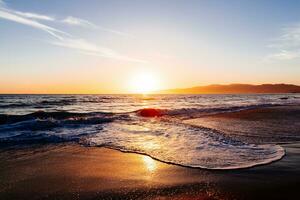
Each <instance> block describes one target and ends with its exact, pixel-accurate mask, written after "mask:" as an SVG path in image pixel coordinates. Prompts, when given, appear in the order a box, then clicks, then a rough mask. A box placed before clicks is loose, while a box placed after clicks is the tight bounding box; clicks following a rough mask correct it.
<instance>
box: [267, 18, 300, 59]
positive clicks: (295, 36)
mask: <svg viewBox="0 0 300 200" xmlns="http://www.w3.org/2000/svg"><path fill="white" fill-rule="evenodd" d="M269 47H270V48H272V49H274V51H275V53H272V54H270V55H268V56H267V58H266V59H267V60H293V59H297V58H300V24H294V25H292V26H289V27H286V28H284V29H283V30H282V35H280V36H279V37H278V38H276V39H273V40H272V43H271V44H270V45H269Z"/></svg>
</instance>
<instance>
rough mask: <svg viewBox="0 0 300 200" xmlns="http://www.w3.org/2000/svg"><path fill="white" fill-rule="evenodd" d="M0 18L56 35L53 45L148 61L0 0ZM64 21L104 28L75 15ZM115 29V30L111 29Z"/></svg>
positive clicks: (113, 56) (47, 17) (48, 18)
mask: <svg viewBox="0 0 300 200" xmlns="http://www.w3.org/2000/svg"><path fill="white" fill-rule="evenodd" d="M0 18H2V19H5V20H9V21H13V22H16V23H19V24H23V25H27V26H30V27H33V28H36V29H39V30H42V31H45V32H47V33H48V34H50V35H51V36H53V37H54V40H52V41H50V42H48V43H50V44H52V45H56V46H61V47H65V48H69V49H75V50H78V51H79V52H81V53H83V54H85V55H92V56H97V57H106V58H111V59H117V60H125V61H130V62H147V61H145V60H142V59H136V58H131V57H128V56H125V55H122V54H120V53H118V52H117V51H115V50H112V49H110V48H106V47H102V46H98V45H96V44H94V43H91V42H88V41H87V40H85V39H83V38H76V37H74V36H73V35H71V34H69V33H66V32H64V31H61V30H59V29H56V28H53V27H51V26H48V25H45V24H43V23H41V22H39V21H38V20H46V21H54V22H55V21H57V20H55V19H54V18H52V17H49V16H47V15H42V14H36V13H30V12H21V11H17V10H13V9H9V8H7V7H6V6H5V4H4V2H3V1H2V0H0ZM63 22H64V23H68V24H72V25H80V26H85V27H93V28H97V29H102V28H101V27H98V26H96V25H95V24H93V23H90V22H89V21H87V20H82V19H78V18H74V17H67V18H66V19H64V20H63ZM110 31H113V30H110Z"/></svg>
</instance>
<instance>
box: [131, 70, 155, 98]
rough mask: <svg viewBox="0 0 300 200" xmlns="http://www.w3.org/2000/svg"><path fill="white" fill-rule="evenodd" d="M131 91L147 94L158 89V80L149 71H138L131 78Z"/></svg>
mask: <svg viewBox="0 0 300 200" xmlns="http://www.w3.org/2000/svg"><path fill="white" fill-rule="evenodd" d="M130 88H131V92H133V93H138V94H147V93H150V92H153V91H155V90H157V89H158V81H157V79H156V77H155V76H154V75H153V74H151V73H145V72H144V73H139V74H136V75H134V76H133V77H132V79H131V86H130Z"/></svg>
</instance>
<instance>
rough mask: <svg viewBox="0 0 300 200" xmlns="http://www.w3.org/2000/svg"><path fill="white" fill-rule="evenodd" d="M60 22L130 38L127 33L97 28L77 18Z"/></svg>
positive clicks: (69, 18)
mask: <svg viewBox="0 0 300 200" xmlns="http://www.w3.org/2000/svg"><path fill="white" fill-rule="evenodd" d="M62 22H63V23H65V24H68V25H73V26H82V27H86V28H92V29H99V30H102V31H106V32H110V33H113V34H116V35H121V36H126V37H131V35H129V34H128V33H125V32H122V31H117V30H113V29H110V28H106V27H102V26H98V25H96V24H94V23H92V22H90V21H88V20H85V19H80V18H77V17H72V16H68V17H66V18H65V19H63V20H62Z"/></svg>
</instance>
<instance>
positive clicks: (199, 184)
mask: <svg viewBox="0 0 300 200" xmlns="http://www.w3.org/2000/svg"><path fill="white" fill-rule="evenodd" d="M299 111H300V107H299V106H296V107H291V106H287V107H280V108H279V107H276V108H264V109H256V110H252V111H240V112H237V113H224V114H218V115H212V116H205V117H203V118H200V119H197V121H190V122H189V123H195V122H196V123H197V124H198V125H203V126H204V124H205V125H207V126H209V127H212V128H213V127H214V126H216V127H218V128H220V127H221V128H222V129H223V130H222V131H223V132H224V133H225V134H226V133H227V131H230V130H231V129H232V128H236V127H238V126H237V125H240V126H241V127H242V128H244V127H251V126H253V125H256V126H257V127H258V128H257V127H253V128H254V129H255V130H256V131H257V134H259V133H261V131H265V130H269V129H266V128H265V125H266V124H269V123H274V122H275V121H276V120H283V119H282V117H283V116H285V118H286V119H288V120H291V123H294V122H296V123H295V124H294V127H290V130H291V131H299V130H300V129H299V127H298V123H299V122H298V121H299V120H298V118H297V117H298V115H299V113H300V112H299ZM294 118H296V119H294ZM261 119H264V120H261ZM293 120H294V121H293ZM254 122H255V123H254ZM285 126H290V125H289V124H286V125H285ZM261 127H262V128H261ZM228 128H231V129H228ZM260 128H261V129H260ZM272 128H273V129H274V127H272ZM273 129H272V130H273ZM277 131H281V129H280V130H277V129H274V134H275V136H277ZM297 133H299V132H297ZM246 136H247V135H246ZM237 137H240V136H239V135H238V136H237ZM243 137H244V136H243ZM275 139H276V138H275ZM276 140H277V139H276ZM262 142H264V141H262ZM290 142H291V141H290ZM280 145H281V146H282V147H283V148H284V149H285V152H286V154H285V156H283V158H281V159H280V160H277V161H275V162H272V163H268V164H264V165H259V166H254V167H250V168H243V169H231V170H215V169H202V168H192V167H185V166H179V165H174V164H167V163H164V162H160V161H158V160H157V159H152V158H151V157H149V156H147V155H143V154H137V153H130V152H122V151H120V150H116V149H112V148H108V147H86V146H83V145H80V144H78V143H75V142H66V143H55V144H31V145H30V144H27V145H25V144H24V145H21V146H6V147H5V146H1V147H0V163H1V164H0V199H30V200H32V199H245V200H247V199H270V198H272V199H294V198H295V197H297V195H298V186H299V184H300V165H299V163H300V156H299V155H300V141H294V142H292V143H288V144H280Z"/></svg>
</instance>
